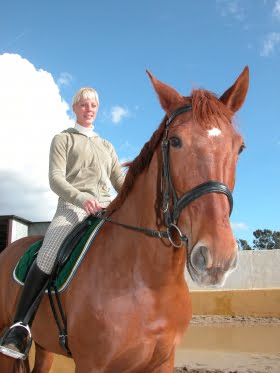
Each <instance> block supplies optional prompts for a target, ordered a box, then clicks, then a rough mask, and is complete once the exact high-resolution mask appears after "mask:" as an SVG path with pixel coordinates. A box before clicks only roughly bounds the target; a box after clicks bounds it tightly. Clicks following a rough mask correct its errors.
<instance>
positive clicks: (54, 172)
mask: <svg viewBox="0 0 280 373" xmlns="http://www.w3.org/2000/svg"><path fill="white" fill-rule="evenodd" d="M66 165H67V136H66V135H64V136H63V135H61V134H59V135H56V136H55V137H54V138H53V140H52V143H51V147H50V157H49V183H50V187H51V190H52V191H53V192H54V193H56V194H57V195H58V196H59V197H61V198H62V199H63V200H64V201H66V202H70V203H72V204H73V205H76V206H79V207H82V205H83V202H84V201H85V200H87V199H89V198H92V197H91V196H90V195H88V194H87V193H83V192H80V191H79V190H78V189H77V188H75V187H73V186H72V185H71V184H70V183H69V182H68V181H67V180H66Z"/></svg>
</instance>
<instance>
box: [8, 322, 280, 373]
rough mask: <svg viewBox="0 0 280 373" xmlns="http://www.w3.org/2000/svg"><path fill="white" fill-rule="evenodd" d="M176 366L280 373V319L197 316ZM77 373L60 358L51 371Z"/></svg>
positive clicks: (213, 372) (179, 371)
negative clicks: (229, 342) (229, 341)
mask: <svg viewBox="0 0 280 373" xmlns="http://www.w3.org/2000/svg"><path fill="white" fill-rule="evenodd" d="M240 332H241V334H240ZM213 335H214V336H215V339H214V340H213ZM229 336H230V338H232V341H231V342H232V344H228V340H229V339H230V338H229ZM211 338H212V339H211ZM31 355H33V351H32V354H31ZM33 358H34V356H31V360H33ZM175 362H176V364H175V366H177V368H174V373H280V318H271V317H269V318H263V317H243V316H242V317H241V316H194V317H193V319H192V321H191V325H190V327H189V329H188V332H187V335H186V338H184V340H183V343H182V345H180V346H178V348H177V350H176V359H175ZM74 371H75V367H74V363H73V361H72V360H71V359H67V358H63V357H59V356H57V357H56V358H55V362H54V364H53V367H52V369H51V373H74ZM1 373H2V372H1ZM116 373H121V372H116ZM143 373H144V372H143Z"/></svg>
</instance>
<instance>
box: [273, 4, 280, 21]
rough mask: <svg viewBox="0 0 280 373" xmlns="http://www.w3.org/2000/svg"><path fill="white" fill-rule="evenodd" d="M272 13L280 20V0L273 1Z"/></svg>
mask: <svg viewBox="0 0 280 373" xmlns="http://www.w3.org/2000/svg"><path fill="white" fill-rule="evenodd" d="M272 15H273V16H274V17H276V18H278V19H279V20H280V0H276V1H275V4H274V8H273V11H272Z"/></svg>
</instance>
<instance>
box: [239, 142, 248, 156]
mask: <svg viewBox="0 0 280 373" xmlns="http://www.w3.org/2000/svg"><path fill="white" fill-rule="evenodd" d="M245 148H246V146H245V144H244V143H243V144H242V145H241V146H240V148H239V152H238V154H241V153H242V152H243V150H244V149H245Z"/></svg>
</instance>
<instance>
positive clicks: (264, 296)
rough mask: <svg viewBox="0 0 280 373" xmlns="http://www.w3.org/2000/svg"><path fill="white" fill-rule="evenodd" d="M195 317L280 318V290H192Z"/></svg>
mask: <svg viewBox="0 0 280 373" xmlns="http://www.w3.org/2000/svg"><path fill="white" fill-rule="evenodd" d="M191 297H192V305H193V314H194V315H234V316H263V317H265V316H270V317H280V288H276V289H252V290H245V289H244V290H207V291H204V290H192V291H191Z"/></svg>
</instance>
